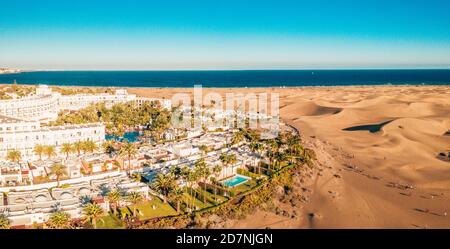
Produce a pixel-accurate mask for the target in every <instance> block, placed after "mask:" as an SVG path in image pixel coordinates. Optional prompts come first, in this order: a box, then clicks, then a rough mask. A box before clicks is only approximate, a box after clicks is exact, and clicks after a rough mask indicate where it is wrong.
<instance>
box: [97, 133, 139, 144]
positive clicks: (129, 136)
mask: <svg viewBox="0 0 450 249" xmlns="http://www.w3.org/2000/svg"><path fill="white" fill-rule="evenodd" d="M139 136H140V134H139V132H138V131H133V132H125V133H124V134H123V137H118V136H114V135H105V139H106V140H115V141H118V142H122V141H124V140H125V139H126V140H127V141H128V142H131V143H134V142H139Z"/></svg>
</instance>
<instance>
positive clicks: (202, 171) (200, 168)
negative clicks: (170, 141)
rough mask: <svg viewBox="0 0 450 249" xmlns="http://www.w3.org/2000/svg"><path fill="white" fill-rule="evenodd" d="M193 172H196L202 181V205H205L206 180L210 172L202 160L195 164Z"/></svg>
mask: <svg viewBox="0 0 450 249" xmlns="http://www.w3.org/2000/svg"><path fill="white" fill-rule="evenodd" d="M194 171H196V172H197V174H198V176H199V180H201V181H203V186H204V192H205V193H203V203H206V179H208V177H209V176H210V175H211V171H210V170H209V168H208V165H206V162H205V160H204V159H203V158H202V159H200V160H198V161H197V162H196V163H195V166H194Z"/></svg>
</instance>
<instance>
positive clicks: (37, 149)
mask: <svg viewBox="0 0 450 249" xmlns="http://www.w3.org/2000/svg"><path fill="white" fill-rule="evenodd" d="M44 151H45V146H43V145H41V144H37V145H35V146H34V149H33V152H34V153H35V154H36V155H38V156H39V160H42V154H44Z"/></svg>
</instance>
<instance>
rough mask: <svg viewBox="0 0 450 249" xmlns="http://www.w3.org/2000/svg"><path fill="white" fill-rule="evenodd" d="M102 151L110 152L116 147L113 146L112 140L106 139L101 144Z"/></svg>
mask: <svg viewBox="0 0 450 249" xmlns="http://www.w3.org/2000/svg"><path fill="white" fill-rule="evenodd" d="M102 147H103V151H104V152H105V153H107V154H112V153H113V152H114V151H115V150H116V149H115V148H114V142H113V141H112V140H107V141H105V142H104V143H103V144H102Z"/></svg>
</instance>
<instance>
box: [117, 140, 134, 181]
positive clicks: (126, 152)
mask: <svg viewBox="0 0 450 249" xmlns="http://www.w3.org/2000/svg"><path fill="white" fill-rule="evenodd" d="M119 154H120V155H121V156H122V157H127V158H128V167H127V173H128V175H130V168H131V158H133V157H134V156H135V155H136V154H137V149H136V147H135V146H134V144H132V143H129V142H128V141H125V142H124V143H123V144H122V146H121V147H120V151H119Z"/></svg>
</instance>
